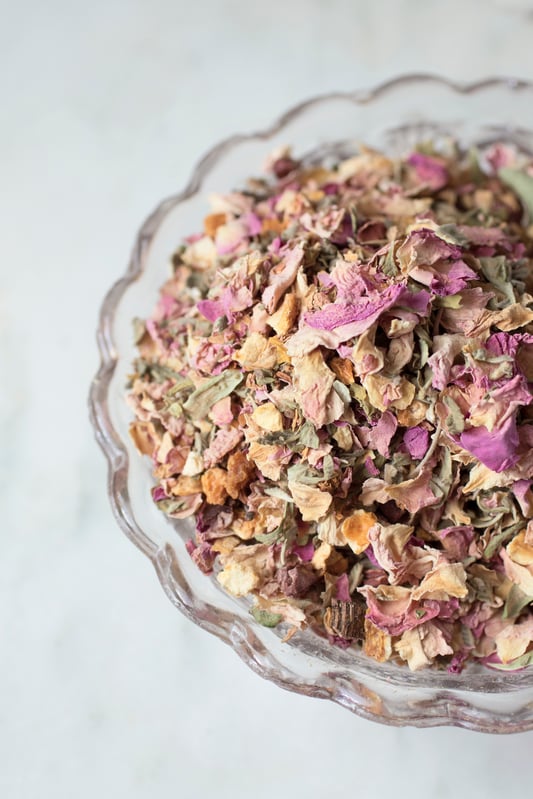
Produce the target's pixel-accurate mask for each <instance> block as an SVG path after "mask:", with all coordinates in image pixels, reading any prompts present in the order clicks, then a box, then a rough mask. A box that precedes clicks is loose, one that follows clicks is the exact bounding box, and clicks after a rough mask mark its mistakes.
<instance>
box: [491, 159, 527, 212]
mask: <svg viewBox="0 0 533 799" xmlns="http://www.w3.org/2000/svg"><path fill="white" fill-rule="evenodd" d="M498 177H499V178H500V180H501V181H502V183H505V185H506V186H509V188H511V189H513V191H515V192H516V193H517V194H518V196H519V197H520V199H521V201H522V204H523V206H524V208H525V209H526V210H527V212H528V214H529V216H530V217H533V177H531V175H528V174H527V173H526V172H523V171H522V170H521V169H511V168H510V167H503V168H502V169H500V170H499V172H498Z"/></svg>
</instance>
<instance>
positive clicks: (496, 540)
mask: <svg viewBox="0 0 533 799" xmlns="http://www.w3.org/2000/svg"><path fill="white" fill-rule="evenodd" d="M523 526H524V523H523V522H517V523H516V524H512V525H511V526H510V527H506V528H505V530H501V531H500V532H499V533H496V534H495V535H494V536H493V537H492V538H491V539H490V541H489V543H488V544H487V546H486V547H485V551H484V553H483V557H484V558H485V559H486V560H490V558H492V556H493V555H495V554H496V550H498V549H499V548H500V547H501V546H503V544H506V543H507V541H510V540H511V538H513V536H515V535H516V534H517V533H519V532H520V530H521V529H522V528H523Z"/></svg>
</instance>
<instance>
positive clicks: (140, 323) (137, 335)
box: [132, 316, 146, 344]
mask: <svg viewBox="0 0 533 799" xmlns="http://www.w3.org/2000/svg"><path fill="white" fill-rule="evenodd" d="M132 324H133V343H134V344H138V343H139V342H140V340H141V339H142V337H143V336H144V334H145V333H146V327H145V324H144V319H139V317H138V316H136V317H135V318H134V319H133V320H132Z"/></svg>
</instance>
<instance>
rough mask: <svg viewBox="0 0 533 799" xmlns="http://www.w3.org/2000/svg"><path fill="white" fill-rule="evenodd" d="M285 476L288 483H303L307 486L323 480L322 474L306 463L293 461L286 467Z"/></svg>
mask: <svg viewBox="0 0 533 799" xmlns="http://www.w3.org/2000/svg"><path fill="white" fill-rule="evenodd" d="M287 477H288V479H289V482H290V483H304V484H305V485H308V486H314V485H317V483H321V482H322V481H323V480H324V475H323V474H322V473H321V472H317V471H316V469H313V468H312V467H311V466H309V465H308V464H306V463H295V464H294V466H289V468H288V469H287Z"/></svg>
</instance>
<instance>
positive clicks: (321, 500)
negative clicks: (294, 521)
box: [289, 482, 333, 522]
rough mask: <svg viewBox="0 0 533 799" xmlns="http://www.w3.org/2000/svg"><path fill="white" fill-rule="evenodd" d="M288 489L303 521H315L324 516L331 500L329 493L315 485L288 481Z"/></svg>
mask: <svg viewBox="0 0 533 799" xmlns="http://www.w3.org/2000/svg"><path fill="white" fill-rule="evenodd" d="M289 491H290V492H291V495H292V497H293V499H294V502H295V504H296V507H297V508H298V510H299V511H300V513H301V514H302V519H303V520H304V522H317V521H318V520H319V519H321V518H322V516H324V515H325V514H326V513H327V511H328V509H329V506H330V505H331V502H332V499H333V498H332V496H331V494H328V492H327V491H321V490H320V488H316V487H315V486H308V485H305V484H304V483H296V482H289Z"/></svg>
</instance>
